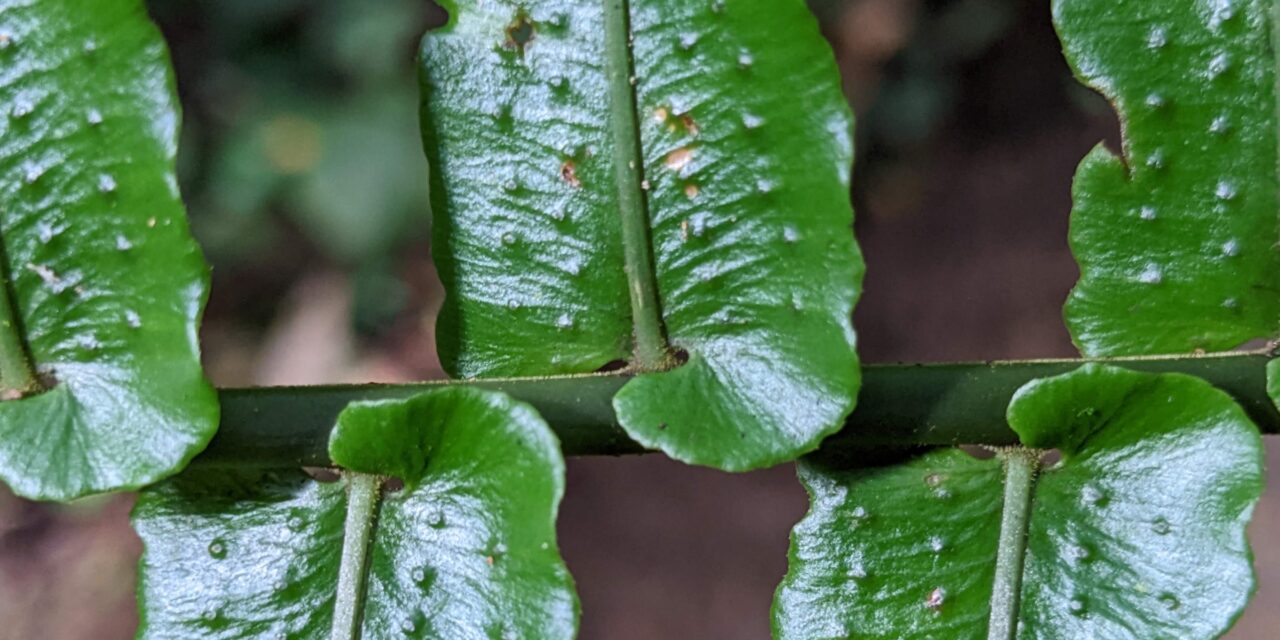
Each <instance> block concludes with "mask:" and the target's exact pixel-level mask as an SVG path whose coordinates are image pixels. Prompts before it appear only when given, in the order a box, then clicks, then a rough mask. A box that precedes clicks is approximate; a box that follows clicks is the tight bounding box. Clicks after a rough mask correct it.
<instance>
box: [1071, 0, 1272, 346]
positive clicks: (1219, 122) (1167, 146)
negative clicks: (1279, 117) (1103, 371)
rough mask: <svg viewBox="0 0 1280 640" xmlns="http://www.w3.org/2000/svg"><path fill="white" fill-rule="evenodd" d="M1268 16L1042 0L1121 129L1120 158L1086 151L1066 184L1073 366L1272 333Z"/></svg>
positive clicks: (1207, 6)
mask: <svg viewBox="0 0 1280 640" xmlns="http://www.w3.org/2000/svg"><path fill="white" fill-rule="evenodd" d="M1272 6H1273V3H1272V2H1269V1H1266V0H1224V1H1220V2H1192V1H1191V0H1176V1H1167V2H1115V1H1114V0H1055V3H1054V20H1055V23H1056V24H1057V27H1058V31H1059V32H1060V34H1061V36H1062V40H1063V43H1064V45H1065V49H1066V54H1067V58H1068V60H1069V61H1070V62H1071V64H1072V66H1073V67H1074V68H1075V70H1076V73H1077V75H1078V76H1079V77H1080V79H1081V80H1082V81H1084V82H1085V83H1087V84H1088V85H1090V86H1092V87H1094V88H1096V89H1098V90H1099V91H1101V92H1102V93H1103V94H1104V95H1106V97H1107V98H1109V99H1110V100H1111V101H1112V102H1113V103H1114V104H1115V106H1116V109H1117V111H1118V112H1119V114H1120V117H1121V119H1122V122H1123V124H1124V157H1123V158H1121V157H1116V156H1114V155H1112V154H1111V153H1110V152H1109V151H1107V150H1106V149H1104V148H1103V147H1101V146H1099V147H1098V148H1097V149H1095V150H1094V151H1093V153H1091V154H1090V155H1089V156H1088V157H1087V158H1086V159H1085V160H1084V162H1083V164H1082V165H1081V166H1080V171H1079V173H1078V174H1077V176H1076V182H1075V189H1074V196H1075V210H1074V211H1073V213H1072V221H1071V246H1072V250H1073V251H1074V253H1075V255H1076V259H1077V261H1078V262H1079V263H1080V270H1081V279H1080V283H1079V284H1078V286H1077V287H1076V289H1075V291H1073V292H1072V294H1071V298H1070V300H1069V301H1068V303H1067V307H1066V317H1067V323H1068V325H1069V326H1070V328H1071V331H1072V334H1073V335H1074V336H1075V340H1076V342H1077V344H1078V345H1079V346H1080V348H1081V350H1082V351H1084V352H1085V353H1086V354H1089V355H1116V354H1138V353H1186V352H1190V351H1193V350H1196V349H1205V350H1225V349H1230V348H1232V347H1235V346H1237V345H1240V344H1242V343H1244V342H1246V341H1248V340H1250V339H1252V338H1256V337H1260V336H1273V335H1275V334H1276V333H1277V328H1278V326H1277V325H1278V322H1277V318H1280V252H1277V250H1276V242H1277V239H1278V238H1280V229H1278V228H1277V224H1278V223H1277V217H1276V211H1277V208H1278V205H1280V198H1277V179H1276V171H1277V157H1276V155H1277V133H1280V131H1278V130H1277V126H1276V112H1277V104H1276V58H1275V50H1274V49H1273V47H1272V43H1271V33H1272V31H1273V26H1272V19H1273V16H1272V11H1273V9H1272Z"/></svg>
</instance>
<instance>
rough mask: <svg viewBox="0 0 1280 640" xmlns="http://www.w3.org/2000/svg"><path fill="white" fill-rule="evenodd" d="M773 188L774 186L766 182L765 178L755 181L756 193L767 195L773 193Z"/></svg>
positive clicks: (771, 182)
mask: <svg viewBox="0 0 1280 640" xmlns="http://www.w3.org/2000/svg"><path fill="white" fill-rule="evenodd" d="M775 186H776V185H774V184H773V181H772V180H768V179H766V178H761V179H759V180H756V191H759V192H760V193H769V192H771V191H773V188H774V187H775Z"/></svg>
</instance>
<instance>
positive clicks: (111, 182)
mask: <svg viewBox="0 0 1280 640" xmlns="http://www.w3.org/2000/svg"><path fill="white" fill-rule="evenodd" d="M115 190H116V179H115V178H114V177H112V176H111V174H108V173H104V174H102V175H100V176H98V191H101V192H102V193H112V192H114V191H115Z"/></svg>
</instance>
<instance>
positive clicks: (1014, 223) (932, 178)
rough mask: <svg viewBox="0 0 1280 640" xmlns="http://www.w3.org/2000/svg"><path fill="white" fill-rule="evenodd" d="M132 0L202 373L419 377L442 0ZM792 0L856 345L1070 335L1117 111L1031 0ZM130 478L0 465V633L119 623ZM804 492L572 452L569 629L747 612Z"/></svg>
mask: <svg viewBox="0 0 1280 640" xmlns="http://www.w3.org/2000/svg"><path fill="white" fill-rule="evenodd" d="M150 4H151V10H152V14H153V16H154V17H155V18H156V20H157V21H158V22H159V23H160V25H161V28H162V29H163V31H164V32H165V34H166V36H167V37H168V39H169V42H170V46H171V49H172V52H173V56H174V63H175V66H176V69H177V73H178V83H179V90H180V93H181V97H182V102H183V105H184V109H185V127H184V133H183V144H182V156H181V178H182V186H183V192H184V194H185V197H186V201H187V203H188V206H189V208H190V215H191V220H192V224H193V228H194V230H195V233H196V235H197V236H198V238H199V240H200V241H201V243H202V244H203V246H204V248H205V252H206V254H207V256H208V259H209V261H210V262H211V263H212V264H213V266H214V288H213V294H212V298H211V300H210V305H209V309H208V312H207V314H206V320H205V326H204V329H203V334H202V339H203V348H204V354H205V359H206V365H207V368H208V370H209V372H210V375H211V377H212V378H213V379H214V381H215V382H216V383H218V384H220V385H251V384H313V383H322V382H359V381H399V380H412V379H426V378H435V377H441V376H442V375H443V373H442V372H441V371H440V369H439V365H438V362H437V360H436V358H435V347H434V342H433V338H432V333H433V315H434V312H435V309H436V305H437V304H438V302H439V300H440V296H441V292H440V288H439V284H438V282H437V281H436V280H435V276H434V270H433V268H432V266H431V259H430V248H429V246H428V237H429V228H430V213H429V209H428V206H427V202H426V180H425V175H426V171H427V167H426V164H425V161H424V159H423V155H422V152H421V148H420V142H419V137H418V114H417V86H416V72H415V69H414V66H413V59H414V54H415V50H416V45H417V40H418V37H419V36H420V35H421V33H422V32H423V31H425V30H426V29H428V28H430V27H431V26H433V25H438V24H440V23H442V21H443V19H444V14H443V13H442V12H441V11H440V10H439V8H438V7H436V6H435V5H434V4H432V3H430V2H428V1H427V0H152V1H151V2H150ZM810 4H811V5H812V6H813V9H814V11H815V13H816V14H817V15H818V17H819V19H820V20H821V23H822V27H823V31H824V34H825V35H826V36H827V37H828V38H829V39H830V41H831V43H832V46H833V48H834V50H835V52H836V57H837V59H838V62H839V63H840V68H841V71H842V74H843V83H844V89H845V92H846V94H847V95H848V96H849V100H850V103H851V104H852V106H853V108H854V110H855V113H856V114H857V115H858V119H859V120H858V166H857V168H856V172H855V185H854V192H853V193H854V202H855V207H856V208H857V211H858V223H857V232H858V236H859V240H860V241H861V243H862V246H863V249H864V251H865V252H866V255H867V261H868V276H867V283H866V294H865V296H864V298H863V300H862V302H861V303H860V305H859V309H858V313H857V325H858V329H859V339H860V350H861V351H862V353H863V355H864V357H865V358H866V359H867V360H868V361H870V362H887V361H942V360H966V359H988V358H1028V357H1043V356H1071V355H1074V351H1073V349H1072V347H1071V344H1070V341H1069V339H1068V337H1067V334H1066V330H1065V329H1064V327H1063V325H1062V321H1061V319H1060V308H1061V304H1062V301H1063V299H1064V298H1065V296H1066V293H1067V291H1068V290H1069V288H1070V287H1071V285H1072V283H1073V282H1074V280H1075V278H1076V270H1075V265H1074V263H1073V261H1072V259H1071V256H1070V254H1069V252H1068V250H1067V245H1066V230H1067V216H1068V212H1069V210H1070V199H1069V198H1070V191H1069V188H1070V181H1071V176H1072V175H1073V173H1074V169H1075V165H1076V163H1077V162H1078V161H1079V160H1080V158H1082V157H1083V156H1084V154H1085V153H1086V152H1087V151H1088V150H1089V148H1091V147H1092V146H1093V145H1094V144H1096V143H1097V141H1098V140H1101V139H1106V140H1108V141H1109V143H1110V144H1112V145H1113V146H1114V145H1116V144H1117V142H1118V139H1117V135H1118V127H1117V124H1116V118H1115V115H1114V114H1113V113H1112V111H1111V110H1110V108H1109V107H1108V105H1106V103H1105V102H1104V101H1103V100H1102V99H1101V98H1099V97H1098V96H1096V95H1095V94H1093V93H1091V92H1090V91H1088V90H1086V89H1084V88H1083V87H1081V86H1079V85H1078V84H1076V83H1075V82H1074V80H1073V79H1072V78H1071V76H1070V73H1069V71H1068V69H1067V67H1066V65H1065V62H1064V61H1063V60H1062V56H1061V53H1060V47H1059V44H1058V42H1057V40H1056V37H1055V36H1054V33H1053V30H1052V26H1051V23H1050V18H1049V2H1048V0H812V1H811V3H810ZM1268 444H1269V449H1270V454H1271V455H1270V457H1271V459H1272V460H1275V459H1276V449H1277V448H1276V446H1275V443H1274V442H1269V443H1268ZM1271 479H1272V480H1273V483H1272V484H1273V486H1274V480H1275V479H1276V473H1275V471H1272V475H1271ZM130 504H131V499H130V498H129V497H127V496H116V497H106V498H96V499H92V500H87V501H84V502H82V503H79V504H76V505H73V506H69V507H50V506H42V505H34V504H30V503H26V502H22V501H19V500H17V499H15V498H13V497H12V496H11V495H9V494H8V493H5V492H4V491H3V489H0V622H3V624H0V639H5V640H8V639H13V640H17V639H23V640H26V639H31V638H41V639H55V640H59V639H82V638H93V639H104V640H113V639H117V638H120V639H123V638H128V637H132V633H133V628H134V625H135V624H136V614H135V613H134V601H133V585H134V565H135V563H136V560H137V555H138V553H139V552H140V545H139V543H138V541H137V539H136V537H135V536H134V535H133V534H132V532H131V531H130V529H129V526H128V509H129V507H130ZM805 508H806V500H805V496H804V492H803V490H802V489H801V488H800V487H799V485H798V484H797V483H796V481H795V479H794V477H793V472H792V470H791V469H790V468H789V467H787V466H783V467H780V468H778V469H774V470H770V471H764V472H759V473H752V474H745V475H738V476H730V475H726V474H720V473H715V472H711V471H707V470H704V469H692V468H688V467H683V466H681V465H678V464H675V463H672V462H670V461H667V460H665V459H662V458H660V457H658V456H647V457H645V458H643V459H640V458H635V459H619V460H599V459H590V460H573V461H571V462H570V465H569V490H568V494H567V497H566V500H565V503H564V505H563V508H562V517H561V526H560V528H561V543H562V547H563V550H564V554H565V557H566V559H567V560H568V562H569V565H570V569H571V570H572V571H573V572H574V575H575V577H576V579H577V581H578V586H579V591H580V595H581V597H582V601H583V610H584V616H583V621H582V634H581V637H582V638H584V639H587V640H590V639H595V638H604V639H608V640H652V639H655V638H699V639H701V638H708V639H719V638H725V639H734V640H756V639H759V640H764V639H765V638H768V637H769V626H768V623H769V618H768V611H769V604H770V601H771V598H772V592H773V589H774V587H775V586H776V584H777V582H778V581H779V580H780V579H781V576H782V574H783V572H784V571H785V566H786V550H787V534H788V531H789V528H790V526H791V525H792V524H793V523H794V522H795V521H796V520H797V519H799V517H800V516H801V515H802V514H803V513H804V510H805ZM1254 539H1255V541H1256V542H1257V544H1255V547H1256V554H1257V557H1258V567H1259V572H1260V575H1261V579H1262V589H1261V591H1260V593H1259V597H1258V599H1257V600H1256V601H1255V606H1254V607H1253V608H1252V609H1250V611H1249V613H1248V614H1246V617H1245V619H1244V620H1243V621H1242V623H1241V624H1240V625H1239V627H1238V628H1237V630H1236V631H1235V632H1233V634H1232V635H1231V636H1230V637H1231V638H1235V639H1237V640H1238V639H1249V638H1271V637H1274V629H1275V628H1276V626H1277V624H1280V612H1278V611H1276V610H1275V609H1274V608H1273V607H1267V606H1266V604H1265V603H1266V602H1268V601H1274V600H1275V599H1276V598H1278V597H1280V544H1278V543H1280V504H1277V501H1276V500H1275V498H1274V497H1272V496H1268V497H1267V498H1266V499H1265V500H1264V503H1263V505H1262V506H1261V507H1260V509H1259V510H1258V512H1257V516H1256V523H1255V527H1254ZM1266 542H1270V544H1269V545H1268V544H1265V543H1266Z"/></svg>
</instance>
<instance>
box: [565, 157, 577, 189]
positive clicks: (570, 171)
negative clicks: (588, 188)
mask: <svg viewBox="0 0 1280 640" xmlns="http://www.w3.org/2000/svg"><path fill="white" fill-rule="evenodd" d="M560 177H561V178H562V179H564V181H565V182H567V183H569V186H571V187H573V188H575V189H578V188H581V187H582V180H580V179H578V165H576V164H574V162H573V161H572V160H565V161H564V164H562V165H560Z"/></svg>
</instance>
